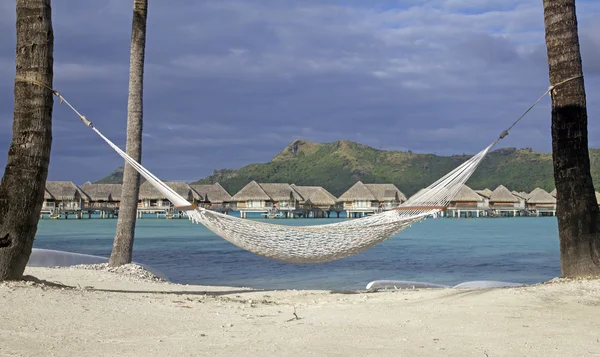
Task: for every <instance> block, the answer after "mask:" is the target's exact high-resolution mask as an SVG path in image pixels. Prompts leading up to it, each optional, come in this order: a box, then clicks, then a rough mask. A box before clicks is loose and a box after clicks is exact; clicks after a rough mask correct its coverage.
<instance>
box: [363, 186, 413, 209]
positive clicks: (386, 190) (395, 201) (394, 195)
mask: <svg viewBox="0 0 600 357" xmlns="http://www.w3.org/2000/svg"><path fill="white" fill-rule="evenodd" d="M365 186H366V187H367V189H369V191H371V193H372V194H373V196H375V198H376V199H377V200H378V201H379V208H380V210H382V211H389V210H391V209H393V208H396V207H398V206H400V205H401V204H402V203H403V202H406V196H405V195H404V193H402V191H400V190H399V189H398V187H396V185H394V184H391V183H367V184H365Z"/></svg>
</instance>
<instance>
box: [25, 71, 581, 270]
mask: <svg viewBox="0 0 600 357" xmlns="http://www.w3.org/2000/svg"><path fill="white" fill-rule="evenodd" d="M577 78H581V76H577V77H573V78H569V79H565V80H563V81H562V82H560V83H558V84H556V85H554V86H550V87H549V88H548V90H547V91H546V92H545V93H544V94H543V95H542V96H541V97H539V98H538V100H537V101H535V102H534V103H533V104H532V105H531V106H530V107H529V108H528V109H527V110H526V111H525V112H524V113H523V114H522V115H521V116H520V117H519V118H518V119H517V120H516V121H515V122H514V123H513V124H512V125H511V126H510V127H509V128H508V129H507V130H505V131H504V132H502V134H501V135H500V137H499V138H498V139H496V140H495V141H494V142H493V143H491V144H490V145H489V146H487V147H486V148H485V149H483V150H482V151H480V152H479V153H477V154H476V155H474V156H473V157H471V158H470V159H469V160H467V161H465V162H464V163H463V164H462V165H460V166H458V167H457V168H456V169H454V170H452V171H451V172H449V173H448V174H447V175H445V176H444V177H442V178H440V179H439V180H437V181H436V182H434V183H433V184H431V185H430V186H429V187H427V188H425V189H422V190H421V191H419V192H418V193H417V194H415V195H414V196H412V197H411V198H410V199H409V200H408V201H406V202H404V203H403V204H401V205H400V206H399V207H398V208H395V209H392V210H390V211H387V212H383V213H377V214H374V215H371V216H368V217H363V218H358V219H352V220H346V221H343V222H339V223H332V224H323V225H313V226H287V225H279V224H271V223H265V222H260V221H255V220H249V219H242V218H237V217H232V216H229V215H226V214H221V213H218V212H214V211H211V210H207V209H204V208H200V207H196V206H195V205H194V204H192V203H190V202H188V201H187V200H186V199H185V198H183V197H182V196H180V195H179V194H177V192H175V191H174V190H173V189H171V188H170V187H169V186H167V185H166V184H165V183H164V182H162V181H161V180H160V179H158V178H157V177H156V176H154V175H153V174H152V173H151V172H150V171H148V170H147V169H146V168H144V167H143V166H142V165H140V164H139V163H138V162H137V161H135V160H133V159H132V158H131V157H130V156H129V155H127V154H126V153H125V152H124V151H123V150H121V149H120V148H119V147H118V146H117V145H115V144H114V143H113V142H112V141H110V140H109V139H108V138H107V137H105V136H104V135H103V134H102V133H101V132H100V131H99V130H98V129H96V128H95V127H94V126H93V125H92V123H91V122H90V121H89V120H87V119H86V118H85V117H84V116H83V115H81V113H79V112H78V111H77V110H76V109H75V108H74V107H73V106H72V105H71V104H70V103H69V102H68V101H67V100H66V99H65V98H64V97H63V96H62V95H61V94H60V93H58V92H57V91H55V90H54V89H52V88H50V87H48V86H47V85H45V84H43V83H40V82H36V81H33V80H28V79H23V78H17V80H20V81H24V82H29V83H32V84H35V85H39V86H42V87H44V88H47V89H48V90H51V91H52V92H53V93H54V94H55V95H56V96H57V97H59V98H60V100H61V103H65V104H67V105H68V106H69V107H70V108H71V109H72V110H73V111H74V112H75V113H76V114H77V115H78V116H79V118H80V119H81V121H83V122H84V123H85V124H86V125H87V126H89V127H91V128H92V130H94V131H95V132H96V133H97V134H98V135H99V136H100V137H101V138H102V139H103V140H104V141H105V142H106V143H107V144H108V145H109V146H110V147H112V148H113V149H114V150H115V151H116V152H117V153H118V154H119V155H120V156H121V157H122V158H123V159H124V160H125V162H126V163H127V164H129V165H131V166H132V167H133V168H134V169H135V170H136V171H138V172H139V173H140V174H141V175H142V176H143V177H144V178H145V179H146V180H147V181H148V182H149V183H150V184H151V185H152V186H154V187H155V188H156V189H157V190H158V191H159V192H161V193H162V194H163V195H164V196H165V197H166V198H167V199H168V200H169V201H171V203H173V205H174V206H175V207H176V208H177V209H178V210H180V211H183V212H184V213H185V215H186V216H188V217H189V219H190V220H192V221H194V222H195V223H200V224H203V225H204V226H206V227H207V228H208V229H210V230H211V231H213V232H214V233H215V234H217V235H219V236H221V237H222V238H224V239H225V240H227V241H229V242H231V243H233V244H235V245H236V246H238V247H240V248H242V249H245V250H247V251H250V252H252V253H255V254H258V255H262V256H265V257H268V258H272V259H277V260H281V261H286V262H292V263H319V262H328V261H332V260H336V259H341V258H345V257H348V256H351V255H354V254H357V253H359V252H362V251H364V250H366V249H368V248H370V247H372V246H374V245H376V244H378V243H381V242H383V241H384V240H386V239H388V238H389V237H391V236H393V235H395V234H396V233H398V232H400V231H401V230H403V229H405V228H406V227H409V226H410V225H411V224H413V223H415V222H418V221H420V220H422V219H424V218H426V217H431V216H436V215H438V214H439V213H440V212H442V211H443V210H445V209H446V207H447V206H448V204H449V203H450V201H451V200H452V198H453V197H454V196H455V195H456V194H457V193H458V191H459V190H460V189H461V188H462V186H463V185H464V184H465V183H466V182H467V180H468V179H469V177H471V175H472V174H473V172H474V171H475V170H476V169H477V167H478V166H479V164H480V163H481V161H482V160H483V159H484V158H485V156H486V155H487V153H488V152H489V151H490V150H491V149H492V148H493V147H494V146H495V145H496V144H497V143H498V142H499V141H500V140H502V139H503V138H504V137H505V136H506V135H508V131H509V130H510V129H512V127H514V126H515V124H517V123H518V122H519V121H520V120H521V119H522V118H523V117H524V116H525V115H526V114H527V113H528V112H529V111H530V110H531V109H532V108H533V107H534V106H535V105H537V104H538V103H539V102H540V101H541V100H542V98H544V97H545V96H546V95H547V94H548V93H551V92H552V90H553V89H554V88H555V87H557V86H559V85H562V84H564V83H567V82H569V81H571V80H574V79H577Z"/></svg>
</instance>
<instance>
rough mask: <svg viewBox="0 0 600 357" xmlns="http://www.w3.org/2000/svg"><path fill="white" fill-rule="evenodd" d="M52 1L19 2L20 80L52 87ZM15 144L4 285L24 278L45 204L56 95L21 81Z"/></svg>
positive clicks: (0, 236) (4, 198)
mask: <svg viewBox="0 0 600 357" xmlns="http://www.w3.org/2000/svg"><path fill="white" fill-rule="evenodd" d="M51 14H52V11H51V7H50V0H17V51H16V68H17V72H16V74H17V78H24V79H27V80H34V81H37V82H40V83H43V84H45V85H47V86H48V87H52V79H53V73H52V66H53V57H52V53H53V51H54V35H53V32H52V16H51ZM14 93H15V94H14V95H15V107H14V122H13V133H12V142H11V144H10V149H9V151H8V161H7V163H6V169H5V171H4V176H3V177H2V182H1V183H0V281H1V280H7V279H19V278H21V276H22V275H23V271H24V270H25V265H27V261H28V260H29V255H30V254H31V248H32V246H33V239H34V237H35V233H36V231H37V223H38V219H39V217H40V211H41V209H42V202H43V201H44V189H45V186H46V177H47V175H48V164H49V162H50V147H51V144H52V106H53V103H54V101H53V98H52V92H51V91H50V90H48V89H46V88H43V87H40V86H37V85H34V84H32V83H29V82H23V81H15V90H14Z"/></svg>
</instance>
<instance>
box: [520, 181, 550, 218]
mask: <svg viewBox="0 0 600 357" xmlns="http://www.w3.org/2000/svg"><path fill="white" fill-rule="evenodd" d="M527 210H528V211H529V214H533V215H536V216H538V217H539V216H556V198H555V197H552V195H551V194H549V193H548V192H547V191H545V190H543V189H541V188H539V187H536V189H535V190H533V191H531V193H530V194H529V198H528V199H527Z"/></svg>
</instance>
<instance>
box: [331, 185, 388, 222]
mask: <svg viewBox="0 0 600 357" xmlns="http://www.w3.org/2000/svg"><path fill="white" fill-rule="evenodd" d="M338 201H341V202H343V203H344V206H343V209H344V210H345V211H346V217H348V218H351V217H363V216H366V215H368V214H373V213H376V212H378V211H379V200H378V199H377V197H375V195H374V194H373V192H371V190H369V189H368V188H367V186H366V185H365V184H364V183H362V182H361V181H358V182H356V183H355V184H354V185H353V186H352V187H350V188H349V189H348V191H346V192H344V193H343V194H342V195H341V196H340V197H338Z"/></svg>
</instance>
